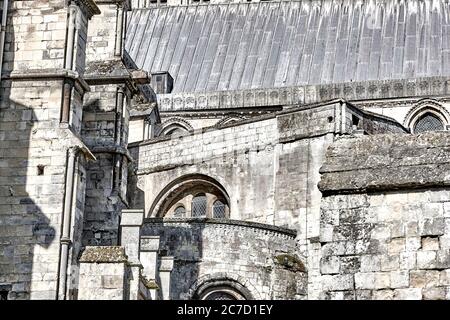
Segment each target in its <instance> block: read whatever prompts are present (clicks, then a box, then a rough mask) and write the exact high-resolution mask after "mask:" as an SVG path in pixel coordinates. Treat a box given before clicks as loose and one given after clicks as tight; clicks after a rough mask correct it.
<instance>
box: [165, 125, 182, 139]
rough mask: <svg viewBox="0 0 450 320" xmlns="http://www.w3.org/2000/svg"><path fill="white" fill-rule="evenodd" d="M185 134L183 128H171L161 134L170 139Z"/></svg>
mask: <svg viewBox="0 0 450 320" xmlns="http://www.w3.org/2000/svg"><path fill="white" fill-rule="evenodd" d="M186 133H187V131H186V130H185V129H184V128H181V127H174V128H171V129H169V130H167V131H165V132H164V133H163V134H164V136H166V137H168V136H170V137H178V136H182V135H184V134H186Z"/></svg>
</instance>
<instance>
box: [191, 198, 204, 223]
mask: <svg viewBox="0 0 450 320" xmlns="http://www.w3.org/2000/svg"><path fill="white" fill-rule="evenodd" d="M205 216H206V195H205V194H204V193H202V194H199V195H197V196H195V197H194V198H193V199H192V217H205Z"/></svg>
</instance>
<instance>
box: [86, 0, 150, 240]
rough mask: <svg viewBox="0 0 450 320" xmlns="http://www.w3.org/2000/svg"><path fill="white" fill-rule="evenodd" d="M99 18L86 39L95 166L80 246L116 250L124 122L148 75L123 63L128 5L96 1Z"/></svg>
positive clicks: (124, 165)
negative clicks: (108, 247)
mask: <svg viewBox="0 0 450 320" xmlns="http://www.w3.org/2000/svg"><path fill="white" fill-rule="evenodd" d="M96 3H97V4H98V5H99V7H100V9H101V12H102V13H101V14H100V15H98V16H96V17H95V18H93V21H92V25H91V28H90V29H89V34H88V47H87V61H88V62H87V70H86V80H87V82H88V83H89V84H90V85H91V92H89V93H88V94H87V95H86V99H85V104H84V116H83V131H82V133H83V138H84V139H85V141H86V143H87V145H88V146H89V147H90V148H91V149H92V151H93V152H94V154H95V156H96V158H97V161H96V162H95V163H91V164H90V165H89V167H88V170H89V173H88V177H87V191H86V219H85V223H84V235H83V244H84V245H117V244H118V231H119V221H120V211H121V209H122V208H126V207H127V206H128V203H127V200H126V192H127V176H128V164H129V163H130V160H131V158H130V155H129V153H128V151H127V143H128V119H129V108H130V105H131V102H132V97H133V95H134V94H135V93H137V89H138V88H137V87H136V84H139V83H140V84H143V83H147V82H148V81H149V80H148V79H147V74H146V73H145V72H139V71H137V70H132V71H129V70H128V68H127V66H125V65H124V63H123V59H122V57H123V39H124V37H125V32H126V29H125V26H126V24H125V22H126V19H125V18H126V12H127V11H128V10H130V5H129V1H127V0H121V1H117V0H113V1H112V0H110V1H106V0H103V1H96Z"/></svg>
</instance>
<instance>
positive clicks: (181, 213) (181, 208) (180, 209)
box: [173, 205, 186, 218]
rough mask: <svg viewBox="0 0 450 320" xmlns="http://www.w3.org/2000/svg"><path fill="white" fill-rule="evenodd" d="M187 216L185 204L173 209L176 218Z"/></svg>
mask: <svg viewBox="0 0 450 320" xmlns="http://www.w3.org/2000/svg"><path fill="white" fill-rule="evenodd" d="M185 216H186V209H185V208H184V206H183V205H179V206H178V207H176V209H175V210H174V211H173V217H174V218H184V217H185Z"/></svg>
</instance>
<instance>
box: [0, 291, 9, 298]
mask: <svg viewBox="0 0 450 320" xmlns="http://www.w3.org/2000/svg"><path fill="white" fill-rule="evenodd" d="M0 300H8V291H6V290H1V291H0Z"/></svg>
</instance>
